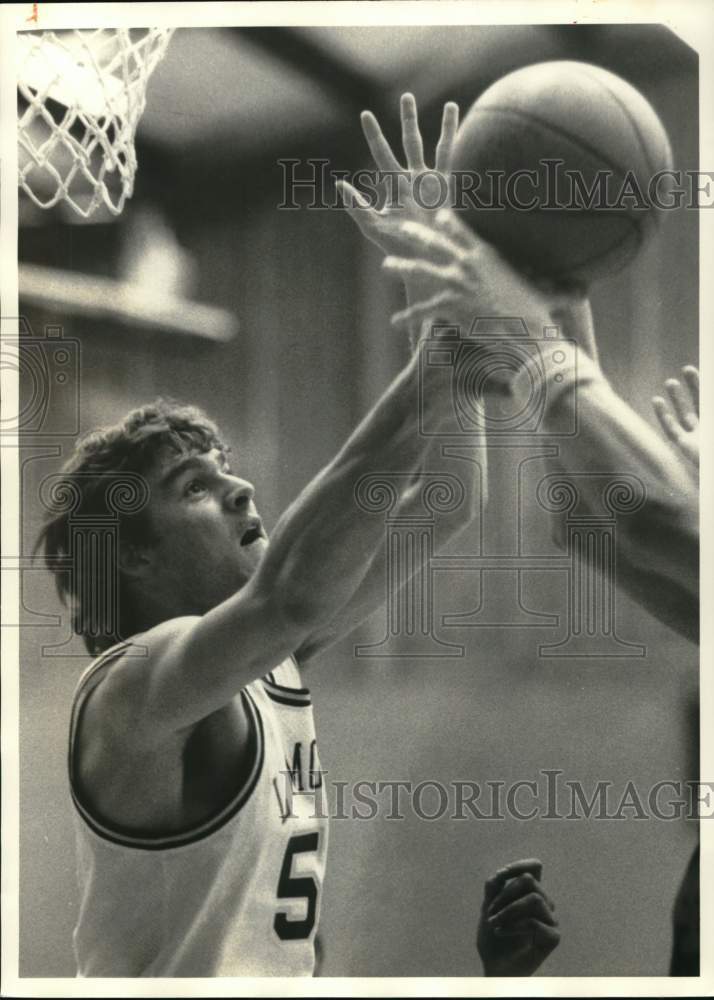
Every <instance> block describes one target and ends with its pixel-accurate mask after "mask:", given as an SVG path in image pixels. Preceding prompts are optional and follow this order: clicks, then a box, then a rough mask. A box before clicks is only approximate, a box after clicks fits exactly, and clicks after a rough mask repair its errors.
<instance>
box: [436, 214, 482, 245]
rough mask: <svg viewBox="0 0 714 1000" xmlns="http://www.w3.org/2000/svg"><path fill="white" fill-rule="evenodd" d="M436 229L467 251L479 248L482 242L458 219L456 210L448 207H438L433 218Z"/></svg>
mask: <svg viewBox="0 0 714 1000" xmlns="http://www.w3.org/2000/svg"><path fill="white" fill-rule="evenodd" d="M434 222H435V224H436V227H437V229H438V230H439V231H440V232H442V233H443V234H444V235H445V236H448V237H449V239H450V240H452V241H453V242H454V243H455V244H456V245H457V246H459V247H461V249H462V250H465V251H466V252H467V253H470V252H474V251H476V250H477V249H481V248H482V247H483V246H484V244H483V243H482V242H481V241H480V240H479V238H478V237H477V236H476V234H475V233H474V232H473V230H472V229H469V227H468V226H467V225H466V224H465V223H464V222H462V221H461V219H459V217H458V216H457V215H456V212H454V211H452V210H451V209H450V208H440V209H439V211H438V212H437V213H436V216H435V218H434Z"/></svg>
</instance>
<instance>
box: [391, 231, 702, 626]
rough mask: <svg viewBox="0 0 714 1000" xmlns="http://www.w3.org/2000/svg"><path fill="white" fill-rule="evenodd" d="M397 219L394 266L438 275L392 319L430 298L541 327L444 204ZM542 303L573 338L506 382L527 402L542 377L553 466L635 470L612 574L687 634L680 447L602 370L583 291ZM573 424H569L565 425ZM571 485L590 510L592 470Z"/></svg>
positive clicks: (539, 297)
mask: <svg viewBox="0 0 714 1000" xmlns="http://www.w3.org/2000/svg"><path fill="white" fill-rule="evenodd" d="M403 230H406V231H405V242H404V247H405V250H406V249H407V247H408V252H409V253H411V254H412V255H413V256H410V257H403V258H400V259H398V260H395V261H393V262H392V264H391V266H392V267H393V268H396V269H401V270H404V269H407V268H408V269H410V270H411V271H412V273H414V274H422V273H423V274H428V275H430V277H431V279H432V280H438V281H439V282H440V291H438V292H437V293H436V295H435V296H433V297H432V299H431V300H430V301H426V302H422V303H418V304H417V305H415V306H413V307H411V308H410V309H409V310H406V311H405V313H403V314H401V315H400V316H398V317H396V319H397V322H398V323H404V322H405V321H406V319H407V317H408V319H409V321H410V322H413V321H414V320H415V319H417V318H418V317H419V316H420V315H422V314H428V313H433V312H434V309H435V308H438V310H440V312H441V313H442V314H443V315H444V316H445V317H447V318H450V319H451V320H452V321H454V322H458V323H459V325H460V326H462V327H465V328H468V327H469V326H470V324H471V323H472V321H473V319H474V316H475V315H489V316H499V315H500V316H514V315H515V316H521V317H522V318H523V319H524V320H525V321H526V325H527V327H528V328H529V330H530V331H531V333H533V331H537V334H540V332H541V324H542V322H543V320H542V315H543V308H544V306H545V305H546V303H545V300H544V296H543V294H542V293H541V292H540V291H539V290H538V289H536V288H535V287H533V286H532V285H531V284H530V283H529V282H528V281H527V280H526V279H525V278H524V277H523V276H521V275H519V274H517V273H516V272H515V271H514V270H513V269H512V268H511V267H510V266H509V265H508V264H507V263H506V262H505V261H504V260H503V259H502V258H501V257H500V256H499V255H498V254H497V253H496V251H495V250H493V248H491V247H489V246H487V245H486V244H484V243H483V242H482V241H480V240H478V239H477V237H475V236H474V235H473V233H471V232H470V231H468V230H465V229H464V227H463V226H461V225H460V223H459V222H458V220H456V219H455V218H454V216H453V213H445V214H442V215H441V216H439V217H437V224H436V227H435V228H432V230H431V231H430V232H429V231H426V230H425V229H424V227H422V226H418V225H409V226H405V227H403ZM457 241H458V242H457ZM539 309H540V317H541V318H540V319H539V318H538V313H539ZM547 311H548V314H549V320H546V322H548V321H549V322H551V323H552V322H554V321H556V320H557V321H558V322H559V323H560V335H561V337H572V338H573V339H574V340H575V345H574V346H573V347H570V346H568V349H567V350H566V351H562V352H554V351H542V352H541V354H540V366H539V367H538V369H537V370H536V369H535V368H531V369H526V368H525V367H522V368H521V369H520V371H519V372H518V373H517V375H516V376H515V378H513V379H512V381H511V383H510V391H511V392H512V393H513V395H514V396H515V397H516V400H517V401H518V400H520V403H521V405H525V404H526V403H527V401H528V400H529V398H530V397H531V395H532V392H533V379H534V378H537V379H538V380H539V381H542V384H541V385H540V387H539V388H540V391H541V392H543V393H544V395H545V399H546V406H545V410H544V413H543V423H542V428H543V431H544V433H545V434H546V435H547V434H548V433H551V434H553V435H563V436H560V437H559V438H558V445H559V455H558V458H557V460H555V466H554V467H555V468H557V469H558V470H559V471H565V472H567V473H582V472H600V473H605V474H608V473H610V474H612V476H613V478H616V477H617V476H618V475H622V474H623V473H626V474H629V475H635V476H637V477H638V478H639V480H640V481H641V483H642V484H643V486H644V490H645V501H644V503H643V505H642V506H641V507H640V508H639V509H638V510H637V511H636V512H635V513H633V514H632V515H629V516H623V517H622V518H620V520H619V522H618V557H617V558H618V580H619V582H620V584H621V585H622V586H624V588H625V589H627V590H629V591H630V592H631V593H632V595H633V596H634V597H635V598H636V599H637V600H638V601H639V602H640V603H642V604H643V605H644V606H646V607H647V608H648V610H650V611H651V612H652V613H653V614H655V615H656V616H658V617H660V618H661V619H662V620H663V621H666V622H667V623H668V624H670V625H672V626H673V627H674V628H676V629H678V630H679V631H680V632H682V633H683V634H684V635H686V636H688V637H690V638H695V636H696V630H697V621H698V610H697V595H698V579H697V578H698V541H699V535H698V497H697V484H696V479H695V477H694V476H693V475H692V472H691V468H690V466H689V464H688V463H687V462H686V461H685V460H684V459H683V458H682V457H681V455H680V454H678V453H677V452H676V451H675V450H673V449H672V448H671V447H670V446H669V445H668V444H667V443H666V442H665V441H663V440H662V438H660V437H659V435H657V433H656V432H655V431H654V430H653V429H652V428H651V427H650V426H649V425H648V424H647V423H646V422H645V421H644V420H643V419H642V418H641V417H640V416H639V415H638V414H637V413H636V412H635V411H634V410H633V409H632V407H631V406H629V405H628V404H627V403H626V402H625V400H623V399H622V398H621V397H620V396H618V394H617V393H616V392H615V391H614V390H613V388H612V386H611V385H610V384H609V382H608V381H607V379H606V378H605V376H604V375H603V373H602V370H601V369H600V366H599V364H598V362H597V355H596V351H595V341H594V332H593V329H592V321H591V317H590V310H589V305H588V304H587V302H586V301H583V300H580V301H575V302H574V301H573V299H572V297H562V298H561V299H560V300H552V301H551V302H550V304H549V305H548V310H547ZM534 318H535V319H534ZM561 354H562V355H563V356H564V359H565V360H564V359H563V357H561V356H560V355H561ZM556 355H557V357H556ZM573 426H576V427H577V433H576V434H574V435H573V434H569V435H568V434H565V432H568V431H569V430H570V429H571V428H572V427H573ZM578 489H579V493H580V499H579V502H580V503H581V504H582V506H583V507H584V508H585V509H587V508H590V509H591V510H593V511H595V510H598V505H599V503H600V496H599V489H600V485H599V483H598V482H597V481H596V479H595V477H587V476H584V477H582V479H581V480H580V481H579V483H578ZM662 583H664V585H662Z"/></svg>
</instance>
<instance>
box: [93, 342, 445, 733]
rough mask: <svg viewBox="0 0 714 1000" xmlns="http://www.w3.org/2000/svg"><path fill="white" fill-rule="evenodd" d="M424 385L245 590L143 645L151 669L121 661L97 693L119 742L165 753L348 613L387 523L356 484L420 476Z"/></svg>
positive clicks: (296, 523) (330, 471)
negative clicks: (389, 474) (163, 744)
mask: <svg viewBox="0 0 714 1000" xmlns="http://www.w3.org/2000/svg"><path fill="white" fill-rule="evenodd" d="M428 375H429V373H427V377H428ZM418 377H419V366H418V357H417V356H414V357H412V358H411V359H410V361H409V363H408V364H407V366H406V367H405V368H404V369H403V371H402V372H401V373H400V374H399V375H398V376H397V378H396V379H395V380H394V381H393V383H392V384H391V386H390V387H389V388H388V389H387V391H386V392H385V393H384V395H383V396H382V398H381V399H380V400H379V402H378V403H377V404H376V405H375V407H374V408H373V409H372V411H371V412H370V413H369V414H368V415H367V416H366V417H365V419H364V420H363V421H362V423H361V424H360V425H359V426H358V427H357V428H356V430H355V431H354V432H353V433H352V435H351V436H350V438H349V439H348V440H347V442H346V443H345V445H344V446H343V447H342V449H341V450H340V451H339V453H338V454H337V455H336V456H335V458H334V459H333V460H332V461H331V462H330V463H329V465H328V466H327V467H326V468H324V469H323V470H322V472H320V473H319V474H318V475H317V476H316V477H315V479H314V480H313V481H312V482H311V483H310V484H309V485H308V486H307V487H306V488H305V489H304V490H303V491H302V493H301V494H300V495H299V496H298V498H297V499H296V500H295V501H294V503H292V504H291V505H290V507H289V508H288V509H287V510H286V512H285V513H284V514H283V516H282V517H281V518H280V520H279V522H278V524H277V526H276V528H275V531H274V533H273V536H272V538H271V542H270V545H269V547H268V549H267V551H266V553H265V555H264V557H263V560H262V562H261V563H260V564H259V566H258V568H257V569H256V571H255V574H254V575H253V576H252V577H251V579H250V580H249V581H248V582H247V583H246V584H245V585H244V587H243V588H242V589H240V590H239V591H238V592H237V593H236V594H235V595H234V596H232V597H230V598H229V599H228V600H226V601H224V602H223V603H222V604H219V605H218V606H217V607H215V608H213V609H212V610H211V611H209V612H208V613H206V614H205V615H203V616H202V617H197V618H181V619H173V620H171V621H167V622H164V623H163V624H162V625H159V626H157V627H156V628H154V629H152V630H151V631H149V632H148V633H145V634H144V635H143V636H142V642H143V643H144V644H145V645H146V646H147V647H148V658H149V662H148V663H147V662H146V661H145V660H142V659H138V660H132V659H125V662H124V663H123V664H122V669H120V670H116V671H111V672H110V674H109V676H108V677H107V679H106V681H105V682H103V683H102V684H101V685H100V686H99V689H98V695H99V697H100V698H101V699H104V700H105V701H106V709H107V710H106V711H105V712H103V713H102V714H103V715H104V716H105V717H109V718H112V717H113V718H116V719H117V723H118V725H119V728H120V730H122V731H125V724H126V723H128V722H129V721H130V722H131V729H130V731H131V732H132V736H133V738H134V739H135V740H136V741H137V742H141V741H146V740H150V741H161V740H162V739H163V738H165V737H166V736H167V735H169V734H170V733H173V732H176V731H178V730H181V729H183V728H185V727H189V726H191V725H192V724H194V723H195V722H197V721H199V720H200V719H202V718H204V717H205V716H207V715H209V714H211V713H212V712H214V711H216V710H217V709H219V708H221V707H222V706H224V705H225V704H227V703H228V702H229V701H230V700H231V698H232V697H233V696H234V695H235V694H236V693H237V692H238V691H240V690H241V688H243V687H244V686H245V685H246V684H247V683H249V682H250V681H252V680H253V679H255V678H257V677H260V676H262V675H264V674H265V673H267V672H268V671H269V670H271V669H272V668H273V667H275V666H276V665H277V664H278V663H280V662H281V661H282V660H283V659H284V658H285V657H287V656H288V655H289V654H291V653H292V652H294V651H295V650H296V649H298V648H299V647H300V646H301V645H303V644H304V643H305V642H306V641H307V640H308V639H309V637H310V636H311V635H313V634H314V633H315V632H317V631H318V630H320V629H322V628H324V626H325V625H326V624H327V623H329V622H330V621H331V620H332V619H333V618H334V617H335V615H336V614H337V612H338V611H339V610H340V609H341V608H343V607H344V606H345V605H346V604H347V603H348V602H349V601H350V599H351V598H352V597H353V595H354V594H355V592H356V591H357V590H358V588H359V587H360V585H361V583H362V581H363V579H364V577H365V574H366V572H367V570H368V569H369V567H370V565H371V562H372V560H373V558H374V556H375V553H376V552H377V551H378V550H379V549H380V547H381V546H382V545H383V538H384V534H383V532H384V526H383V523H382V520H381V519H380V518H379V517H375V516H374V514H372V513H369V512H367V511H364V510H363V509H362V508H361V507H360V506H359V505H358V504H357V503H356V502H355V487H356V484H357V483H358V481H359V480H360V478H361V477H362V476H363V475H365V474H366V473H369V472H372V471H383V470H384V469H394V468H399V469H403V470H407V471H409V470H414V471H416V470H419V469H420V468H421V467H422V462H423V458H424V455H425V451H426V444H425V441H426V440H427V439H425V438H424V437H422V436H421V435H420V434H419V433H418ZM445 396H446V393H444V392H443V390H441V389H437V383H436V382H435V384H434V391H433V392H427V393H426V400H425V405H426V406H428V408H429V410H430V413H429V417H430V419H431V421H432V422H434V423H435V424H438V423H439V422H440V421H441V420H442V419H443V418H444V417H445V416H448V412H449V411H448V405H449V400H448V399H446V398H444V397H445ZM408 487H409V481H408V479H407V480H405V482H404V489H405V490H407V489H408ZM383 596H384V595H383V593H382V595H381V597H382V599H383ZM110 708H111V711H110Z"/></svg>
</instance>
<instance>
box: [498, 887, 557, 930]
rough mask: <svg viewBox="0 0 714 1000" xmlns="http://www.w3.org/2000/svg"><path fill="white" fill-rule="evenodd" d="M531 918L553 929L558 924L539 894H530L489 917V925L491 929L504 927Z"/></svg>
mask: <svg viewBox="0 0 714 1000" xmlns="http://www.w3.org/2000/svg"><path fill="white" fill-rule="evenodd" d="M529 917H535V919H536V920H542V921H543V922H544V923H546V924H550V925H551V926H553V927H556V926H557V924H558V921H557V920H556V919H555V917H554V916H553V912H552V910H551V908H550V907H549V906H548V903H547V902H546V900H545V898H544V897H543V896H542V895H541V894H540V893H539V892H529V893H528V895H527V896H521V897H520V899H516V900H514V901H513V902H512V903H509V904H508V905H507V906H504V908H503V909H502V910H499V911H498V913H494V914H493V915H492V916H490V917H487V923H488V925H489V927H504V926H505V925H506V924H514V923H516V922H517V921H518V920H525V919H526V918H529Z"/></svg>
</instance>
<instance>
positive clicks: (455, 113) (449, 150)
mask: <svg viewBox="0 0 714 1000" xmlns="http://www.w3.org/2000/svg"><path fill="white" fill-rule="evenodd" d="M458 127H459V106H458V104H455V103H454V102H453V101H447V103H446V104H445V105H444V111H443V113H442V115H441V135H440V136H439V141H438V142H437V144H436V162H435V163H434V169H435V170H438V171H439V173H442V174H444V175H446V174H448V173H449V172H450V170H451V161H452V159H453V156H454V139H455V138H456V131H457V129H458Z"/></svg>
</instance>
